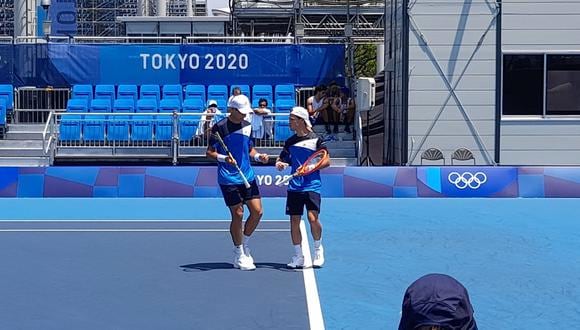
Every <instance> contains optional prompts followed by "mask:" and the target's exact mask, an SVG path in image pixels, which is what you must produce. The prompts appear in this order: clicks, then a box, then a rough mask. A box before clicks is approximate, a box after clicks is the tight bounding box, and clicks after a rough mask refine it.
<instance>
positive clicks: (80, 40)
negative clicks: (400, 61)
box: [0, 27, 383, 44]
mask: <svg viewBox="0 0 580 330" xmlns="http://www.w3.org/2000/svg"><path fill="white" fill-rule="evenodd" d="M306 29H309V28H306ZM328 29H330V30H336V31H343V30H344V28H341V27H337V28H328ZM374 30H377V31H382V30H383V29H382V28H376V29H374ZM346 41H347V38H346V37H344V36H301V37H294V36H291V35H288V36H189V37H180V36H175V37H172V36H166V37H164V36H111V37H106V36H70V37H68V36H50V37H36V36H19V37H16V38H12V37H0V44H2V43H3V44H10V43H14V44H46V43H47V42H50V43H69V44H111V43H112V44H119V43H121V44H123V43H127V44H130V43H143V44H199V43H209V44H219V43H230V44H231V43H238V44H264V43H267V44H294V43H297V44H305V43H307V44H328V43H344V42H346ZM351 41H352V42H354V43H355V44H363V43H365V44H366V43H380V42H382V41H383V39H382V37H380V38H379V37H373V36H353V37H351Z"/></svg>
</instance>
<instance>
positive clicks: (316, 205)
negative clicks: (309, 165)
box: [305, 191, 324, 267]
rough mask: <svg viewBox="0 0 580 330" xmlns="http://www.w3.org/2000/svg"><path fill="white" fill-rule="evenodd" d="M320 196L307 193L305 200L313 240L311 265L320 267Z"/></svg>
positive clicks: (321, 257) (322, 260)
mask: <svg viewBox="0 0 580 330" xmlns="http://www.w3.org/2000/svg"><path fill="white" fill-rule="evenodd" d="M320 201H321V199H320V194H319V193H317V192H313V191H309V192H308V193H307V197H306V200H305V205H306V210H307V216H308V223H309V224H310V232H311V233H312V238H313V239H314V256H313V258H312V265H313V266H316V267H321V266H322V265H323V264H324V248H323V247H322V223H321V222H320V218H319V214H320Z"/></svg>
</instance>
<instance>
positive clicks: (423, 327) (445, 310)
mask: <svg viewBox="0 0 580 330" xmlns="http://www.w3.org/2000/svg"><path fill="white" fill-rule="evenodd" d="M399 330H477V324H476V323H475V319H474V317H473V307H472V306H471V302H470V301H469V295H468V294H467V290H466V289H465V287H464V286H463V285H462V284H461V283H459V282H458V281H457V280H456V279H454V278H453V277H451V276H448V275H444V274H428V275H425V276H423V277H421V278H419V279H418V280H416V281H415V282H413V283H412V284H411V285H410V286H409V287H408V288H407V291H405V296H404V298H403V310H402V314H401V322H400V323H399Z"/></svg>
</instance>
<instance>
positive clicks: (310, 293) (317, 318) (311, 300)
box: [300, 221, 324, 330]
mask: <svg viewBox="0 0 580 330" xmlns="http://www.w3.org/2000/svg"><path fill="white" fill-rule="evenodd" d="M300 232H301V233H302V249H303V250H304V264H305V265H311V266H310V267H308V268H305V269H303V270H302V273H303V274H304V289H305V290H306V305H308V319H309V321H310V329H311V330H323V329H324V319H323V318H322V308H321V307H320V298H319V296H318V288H317V287H316V277H315V276H314V269H313V268H312V258H311V256H310V246H309V244H308V233H307V232H306V226H305V225H304V221H300Z"/></svg>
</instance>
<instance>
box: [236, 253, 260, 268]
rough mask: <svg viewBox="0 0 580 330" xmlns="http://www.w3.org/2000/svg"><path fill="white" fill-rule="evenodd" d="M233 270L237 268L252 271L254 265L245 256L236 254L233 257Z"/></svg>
mask: <svg viewBox="0 0 580 330" xmlns="http://www.w3.org/2000/svg"><path fill="white" fill-rule="evenodd" d="M234 268H238V269H240V270H254V269H256V265H254V262H253V261H252V259H250V258H248V256H246V255H245V254H237V253H236V256H235V257H234Z"/></svg>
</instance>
